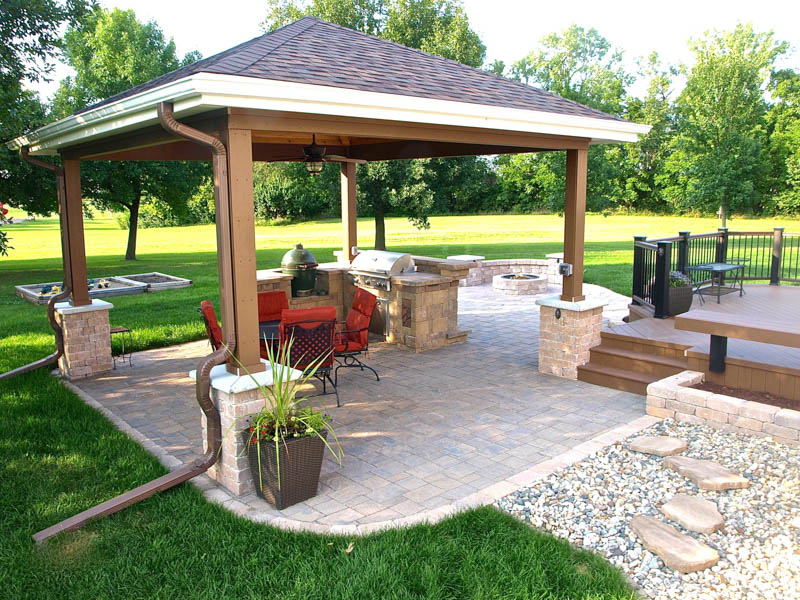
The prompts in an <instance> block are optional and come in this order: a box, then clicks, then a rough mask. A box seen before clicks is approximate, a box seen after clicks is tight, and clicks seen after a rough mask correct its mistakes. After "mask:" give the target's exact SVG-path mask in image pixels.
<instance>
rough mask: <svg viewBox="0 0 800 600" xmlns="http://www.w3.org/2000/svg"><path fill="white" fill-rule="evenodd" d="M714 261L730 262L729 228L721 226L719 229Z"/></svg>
mask: <svg viewBox="0 0 800 600" xmlns="http://www.w3.org/2000/svg"><path fill="white" fill-rule="evenodd" d="M714 262H718V263H725V262H728V228H727V227H720V228H719V229H718V230H717V247H716V250H715V252H714Z"/></svg>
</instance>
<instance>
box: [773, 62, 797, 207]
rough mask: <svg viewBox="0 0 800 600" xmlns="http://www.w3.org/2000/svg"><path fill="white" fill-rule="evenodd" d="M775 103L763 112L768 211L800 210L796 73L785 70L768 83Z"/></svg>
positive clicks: (776, 74)
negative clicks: (767, 153) (766, 155)
mask: <svg viewBox="0 0 800 600" xmlns="http://www.w3.org/2000/svg"><path fill="white" fill-rule="evenodd" d="M770 92H771V95H772V98H773V99H774V101H775V103H774V105H773V106H772V108H770V110H769V113H767V126H768V131H769V169H770V175H769V182H770V189H769V194H770V200H769V206H768V207H767V209H768V210H769V212H773V213H780V214H798V213H800V73H798V72H797V71H793V70H791V69H785V70H783V71H779V72H778V73H775V75H774V76H773V78H772V81H771V83H770Z"/></svg>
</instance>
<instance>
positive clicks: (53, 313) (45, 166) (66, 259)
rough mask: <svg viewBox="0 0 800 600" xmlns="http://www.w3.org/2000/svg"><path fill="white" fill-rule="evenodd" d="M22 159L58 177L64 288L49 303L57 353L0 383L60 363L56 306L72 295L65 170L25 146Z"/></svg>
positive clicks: (61, 339) (60, 335)
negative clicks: (65, 242)
mask: <svg viewBox="0 0 800 600" xmlns="http://www.w3.org/2000/svg"><path fill="white" fill-rule="evenodd" d="M19 154H20V157H21V158H22V160H24V161H26V162H28V163H30V164H32V165H34V166H36V167H41V168H43V169H47V170H48V171H51V172H53V173H55V176H56V193H57V196H58V214H59V220H60V221H61V235H62V248H61V250H62V252H61V255H62V260H63V265H62V267H63V271H62V272H63V275H64V280H63V283H64V288H63V291H61V292H60V293H59V294H56V295H55V296H53V297H51V298H50V300H49V301H48V302H47V320H48V321H49V322H50V327H52V328H53V332H54V333H55V337H56V351H55V352H53V353H52V354H50V355H49V356H46V357H44V358H41V359H39V360H36V361H34V362H32V363H28V364H27V365H23V366H21V367H17V368H16V369H12V370H11V371H8V372H7V373H2V374H0V381H2V380H4V379H11V378H12V377H16V376H17V375H22V374H23V373H30V372H31V371H35V370H36V369H41V368H42V367H46V366H48V365H52V364H55V363H57V362H58V359H59V358H61V357H62V356H63V355H64V332H63V330H62V329H61V325H60V324H59V323H58V320H57V319H56V310H55V306H56V303H57V302H61V301H62V300H66V299H67V298H69V296H70V294H71V293H72V289H71V288H70V285H69V277H67V269H68V268H69V267H68V264H69V256H68V254H69V253H68V252H67V251H66V250H67V249H66V248H65V247H64V245H63V240H64V237H63V236H64V222H63V221H64V214H65V211H66V206H65V200H66V195H65V193H64V170H63V169H62V168H61V167H58V166H56V165H54V164H51V163H49V162H45V161H43V160H39V159H38V158H33V157H32V156H31V155H30V154H29V152H28V146H23V147H22V148H21V149H20V151H19Z"/></svg>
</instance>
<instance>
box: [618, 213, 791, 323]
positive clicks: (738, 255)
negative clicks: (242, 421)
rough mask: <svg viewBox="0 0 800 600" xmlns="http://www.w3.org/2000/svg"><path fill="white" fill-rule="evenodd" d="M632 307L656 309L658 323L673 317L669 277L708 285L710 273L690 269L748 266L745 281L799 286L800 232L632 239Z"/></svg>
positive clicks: (685, 233) (724, 232) (683, 234)
mask: <svg viewBox="0 0 800 600" xmlns="http://www.w3.org/2000/svg"><path fill="white" fill-rule="evenodd" d="M633 240H634V241H633V303H634V304H639V305H643V306H648V307H650V308H651V309H653V314H654V316H655V317H657V318H665V317H667V316H668V315H669V306H668V303H669V273H670V271H680V272H682V273H685V274H686V275H688V276H689V277H691V278H692V281H693V282H694V283H695V284H696V285H702V284H704V283H708V282H710V279H708V278H707V272H704V271H694V270H692V271H689V270H688V267H693V266H699V265H704V264H708V263H714V262H716V263H728V264H741V265H744V271H743V273H742V279H743V280H745V281H768V282H769V283H770V285H780V283H781V282H783V281H786V282H793V283H794V282H800V233H786V232H784V230H783V227H776V228H775V229H774V230H772V231H728V230H727V229H726V228H720V229H719V230H718V231H716V232H714V233H701V234H695V235H692V234H691V233H689V232H688V231H681V232H680V233H679V234H678V235H677V236H676V237H671V238H659V239H654V240H648V239H647V236H642V235H638V236H635V237H634V238H633Z"/></svg>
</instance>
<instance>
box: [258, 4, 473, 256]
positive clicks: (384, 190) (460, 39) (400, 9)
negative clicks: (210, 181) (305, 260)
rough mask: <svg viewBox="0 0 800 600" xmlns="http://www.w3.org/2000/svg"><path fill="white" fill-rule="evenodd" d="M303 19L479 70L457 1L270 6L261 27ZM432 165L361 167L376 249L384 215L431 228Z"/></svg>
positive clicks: (363, 203) (362, 198)
mask: <svg viewBox="0 0 800 600" xmlns="http://www.w3.org/2000/svg"><path fill="white" fill-rule="evenodd" d="M305 15H314V16H316V17H319V18H320V19H324V20H326V21H330V22H332V23H336V24H338V25H342V26H344V27H349V28H351V29H355V30H358V31H361V32H364V33H368V34H370V35H375V36H378V37H381V38H383V39H387V40H390V41H393V42H397V43H399V44H403V45H405V46H409V47H411V48H418V49H420V50H423V51H425V52H429V53H431V54H436V55H439V56H443V57H445V58H449V59H452V60H456V61H459V62H462V63H464V64H467V65H470V66H473V67H480V66H481V65H482V64H483V61H484V58H485V55H486V47H485V46H484V45H483V44H482V43H481V40H480V37H479V36H478V34H477V33H475V32H474V31H473V30H472V29H471V27H470V25H469V19H468V18H467V15H466V13H465V12H464V9H463V8H462V6H461V3H460V2H459V1H458V0H310V1H308V2H299V1H298V0H269V1H268V11H267V18H266V20H265V21H264V23H263V27H264V29H266V30H274V29H276V28H278V27H282V26H284V25H286V24H288V23H291V22H292V21H295V20H297V19H299V18H301V17H303V16H305ZM473 161H474V159H473ZM431 164H432V163H430V162H428V161H391V162H386V163H375V162H374V163H369V164H367V165H364V166H361V167H359V169H358V177H359V211H360V212H362V214H372V215H373V216H374V218H375V247H376V248H378V249H385V248H386V225H385V220H384V219H385V216H386V215H387V214H401V215H403V216H406V217H407V218H408V219H409V220H410V221H411V222H412V223H413V224H414V225H415V226H417V227H420V228H427V227H429V223H428V214H430V211H431V209H432V208H433V206H434V196H435V194H434V191H432V190H431V188H430V187H429V183H428V182H429V181H434V180H436V177H434V176H433V174H430V173H426V169H427V168H429V166H430V165H431ZM454 164H455V163H454ZM462 164H464V163H463V162H462ZM299 175H300V176H304V177H307V174H303V173H302V172H300V173H299ZM281 193H282V194H284V196H286V195H287V194H288V192H281Z"/></svg>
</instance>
